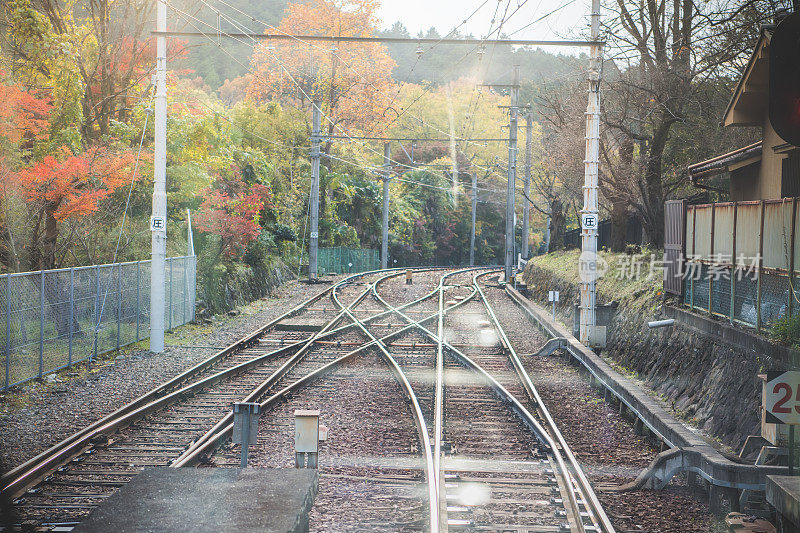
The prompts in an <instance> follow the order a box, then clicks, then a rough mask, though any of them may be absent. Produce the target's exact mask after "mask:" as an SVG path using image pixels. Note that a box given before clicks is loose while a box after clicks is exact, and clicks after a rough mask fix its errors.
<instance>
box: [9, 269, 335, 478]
mask: <svg viewBox="0 0 800 533" xmlns="http://www.w3.org/2000/svg"><path fill="white" fill-rule="evenodd" d="M328 279H330V278H328ZM335 279H338V278H335ZM328 286H329V285H322V284H320V285H309V284H305V283H300V282H297V281H290V282H288V283H285V284H284V285H282V286H280V287H278V288H277V289H276V290H275V294H274V295H272V296H270V297H267V298H263V299H261V300H257V301H255V302H253V303H251V304H250V305H247V306H244V307H242V308H240V309H239V310H237V312H236V313H232V314H233V315H234V316H229V315H221V316H215V317H213V319H212V320H211V321H210V323H206V324H187V325H185V326H181V327H179V328H176V329H175V330H173V331H172V332H168V333H167V335H166V338H165V344H166V349H165V351H164V353H161V354H152V353H150V352H149V351H148V350H147V346H148V344H147V341H146V340H145V341H144V342H141V343H138V344H135V345H132V346H129V347H126V348H123V349H121V350H120V351H119V352H113V353H110V354H107V355H106V356H103V357H102V358H99V359H98V360H96V361H95V363H94V364H93V365H92V366H91V367H89V366H87V365H86V364H79V365H76V366H74V367H72V368H67V369H65V370H62V371H60V372H58V373H55V374H51V375H49V376H46V377H45V379H43V380H41V381H39V380H35V381H30V382H27V383H24V384H22V385H20V386H17V387H14V388H12V389H10V390H9V391H6V392H5V393H2V394H0V442H1V443H2V446H0V471H6V470H7V469H10V468H13V467H15V466H17V465H19V464H21V463H23V462H25V461H26V460H28V459H30V458H31V457H34V456H35V455H37V454H39V453H41V452H43V451H44V450H46V449H47V448H49V447H50V446H53V445H54V444H56V443H58V442H60V441H61V440H63V439H65V438H66V437H68V436H69V435H71V434H72V433H74V432H75V431H78V430H79V429H81V428H83V427H85V426H87V425H89V424H90V423H92V422H94V421H96V420H98V419H100V418H102V417H103V416H105V415H106V414H108V413H110V412H112V411H114V410H115V409H118V408H120V407H122V406H123V405H125V404H126V403H128V402H130V401H132V400H134V399H136V398H137V397H139V396H141V395H142V394H144V393H146V392H148V391H149V390H151V389H153V388H155V387H156V386H158V385H159V384H161V383H163V382H165V381H168V380H169V379H171V378H173V377H175V376H176V375H178V374H180V373H181V372H184V371H185V370H187V369H189V368H191V367H192V366H194V365H196V364H197V363H199V362H201V361H204V360H205V359H207V358H209V357H211V356H212V355H213V354H214V353H215V352H217V351H218V350H220V349H222V348H224V347H226V346H228V345H230V344H232V343H233V342H235V341H237V340H238V339H240V338H242V337H243V336H245V335H247V334H249V333H251V332H253V331H255V330H256V329H258V328H259V327H261V326H263V325H264V324H266V323H267V322H269V321H270V320H272V319H274V318H275V317H277V316H280V315H281V314H283V313H285V312H287V311H289V310H290V309H292V308H293V307H295V306H297V305H298V304H300V303H301V302H303V301H305V300H307V299H308V298H310V297H312V296H313V295H316V294H319V293H320V292H322V291H324V290H325V289H326V288H327V287H328Z"/></svg>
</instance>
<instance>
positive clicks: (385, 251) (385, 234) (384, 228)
mask: <svg viewBox="0 0 800 533" xmlns="http://www.w3.org/2000/svg"><path fill="white" fill-rule="evenodd" d="M391 159H392V148H391V145H390V144H389V143H388V142H387V143H383V223H382V224H381V268H384V269H385V268H388V265H389V180H390V179H391V178H392V177H391V174H389V169H390V168H391V167H390V165H389V162H390V161H391Z"/></svg>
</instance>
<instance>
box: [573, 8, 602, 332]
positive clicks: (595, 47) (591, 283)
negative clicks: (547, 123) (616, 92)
mask: <svg viewBox="0 0 800 533" xmlns="http://www.w3.org/2000/svg"><path fill="white" fill-rule="evenodd" d="M591 24H592V25H591V38H592V39H593V40H594V41H597V40H598V39H599V37H600V0H592V19H591ZM601 54H602V47H601V45H600V44H592V46H591V52H590V58H591V62H590V65H589V103H588V105H587V107H586V163H585V173H584V185H583V209H582V210H581V259H580V264H579V265H578V268H579V269H580V272H581V302H580V341H581V342H582V343H583V344H588V343H589V342H590V339H591V335H592V332H593V331H594V328H595V326H596V324H597V317H596V313H595V310H596V305H597V294H596V283H597V280H596V277H597V222H598V217H597V188H598V183H597V181H598V173H599V167H600V79H601V68H602V64H601V61H602V59H601Z"/></svg>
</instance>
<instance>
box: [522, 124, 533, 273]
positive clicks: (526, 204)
mask: <svg viewBox="0 0 800 533" xmlns="http://www.w3.org/2000/svg"><path fill="white" fill-rule="evenodd" d="M532 158H533V115H531V112H530V110H528V113H527V114H526V115H525V198H524V199H523V200H522V201H523V204H522V247H521V249H520V252H521V253H522V258H523V259H528V257H529V255H530V254H529V250H528V238H529V233H530V223H531V202H530V200H528V198H530V197H531V164H532V161H531V159H532Z"/></svg>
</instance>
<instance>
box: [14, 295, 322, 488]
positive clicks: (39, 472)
mask: <svg viewBox="0 0 800 533" xmlns="http://www.w3.org/2000/svg"><path fill="white" fill-rule="evenodd" d="M332 290H333V286H331V287H328V288H326V289H325V290H323V291H321V292H320V293H319V294H316V295H314V296H312V297H310V298H308V299H306V300H304V301H303V302H302V303H300V304H298V305H297V306H295V307H294V308H292V309H290V310H289V311H287V312H286V313H283V314H282V315H280V316H278V317H276V318H275V319H273V320H271V321H270V322H268V323H267V324H265V325H264V326H261V327H259V328H258V329H256V330H255V331H253V332H251V333H249V334H247V335H245V336H244V337H242V338H241V339H239V340H237V341H235V342H234V343H232V344H231V345H230V346H228V347H226V348H223V349H222V350H220V351H218V352H217V353H215V354H213V355H211V356H209V357H208V358H207V359H205V360H204V361H201V362H200V363H198V364H196V365H195V366H193V367H192V368H189V369H188V370H186V371H184V372H182V373H181V374H179V375H177V376H175V377H174V378H172V379H170V380H168V381H166V382H165V383H163V384H161V385H159V386H157V387H155V388H154V389H152V390H150V391H148V392H146V393H145V394H143V395H141V396H139V397H138V398H136V399H135V400H133V401H131V402H129V403H127V404H125V405H124V406H122V407H120V408H118V409H116V410H115V411H113V412H111V413H109V414H108V415H106V416H104V417H103V418H101V419H99V420H97V421H96V422H93V423H92V424H89V425H88V426H86V427H85V428H83V429H81V430H80V431H77V432H75V433H73V434H72V435H70V436H69V437H67V438H66V439H64V440H62V441H60V442H59V443H57V444H55V445H53V446H51V447H50V448H48V449H47V450H45V451H43V452H41V453H39V454H38V455H36V456H34V457H32V458H31V459H28V460H27V461H25V462H24V463H22V464H20V465H18V466H16V467H14V468H12V469H11V470H9V471H8V472H5V473H4V474H3V475H2V476H0V491H1V492H3V493H8V494H11V495H16V494H17V493H18V492H19V491H20V490H27V488H29V487H30V486H31V485H32V484H34V483H36V482H38V481H39V479H41V478H42V477H43V476H45V475H46V474H48V473H49V472H50V470H49V469H48V467H50V466H52V467H53V468H56V467H57V466H58V465H54V463H55V462H58V461H59V460H62V461H63V460H69V459H71V458H72V457H74V456H75V455H76V453H73V454H72V455H68V454H70V453H71V452H75V451H76V450H77V453H80V452H81V451H82V450H83V447H82V446H81V445H82V444H85V443H87V442H88V441H89V440H90V439H91V438H93V437H95V436H96V435H98V433H100V432H101V428H106V427H109V425H110V424H113V423H114V421H115V420H118V419H122V418H124V417H127V416H128V415H131V414H133V413H135V412H139V411H141V410H142V409H143V408H146V407H147V406H149V405H151V404H153V403H154V402H156V401H159V400H163V399H164V398H173V397H175V396H176V394H177V393H185V392H187V391H189V390H192V389H191V388H190V387H183V388H181V389H178V391H177V393H176V392H175V390H176V388H177V387H180V386H181V385H182V384H184V383H186V382H187V381H189V380H191V379H192V378H194V377H195V376H197V375H199V374H201V373H202V372H205V371H206V370H208V369H209V368H211V367H213V366H214V365H215V364H217V363H219V362H220V361H222V360H223V359H225V358H226V357H228V356H229V355H231V354H233V353H235V352H237V351H240V350H242V349H246V348H248V347H250V346H252V345H253V344H255V343H257V342H258V339H259V338H260V337H261V336H263V335H264V334H265V333H266V332H268V331H270V330H271V329H273V328H274V327H275V325H276V324H277V323H279V322H281V321H282V320H285V319H287V318H291V317H293V316H296V315H297V314H299V313H300V312H301V311H302V310H303V309H304V308H306V307H308V306H309V305H311V304H313V303H314V302H316V301H318V300H321V299H322V298H324V297H325V296H326V295H328V294H329V293H330V292H331V291H332ZM287 348H291V346H287V347H285V348H281V349H279V350H275V351H274V352H272V353H271V354H266V355H265V356H260V357H258V358H255V359H254V360H251V361H249V362H258V361H260V360H262V359H263V358H265V357H267V356H272V355H276V354H279V353H282V352H283V351H284V350H285V349H287ZM247 363H248V362H245V363H242V364H240V365H237V366H235V367H232V368H231V369H228V371H226V372H225V375H227V374H229V373H235V372H236V371H237V370H238V371H241V370H244V369H246V368H247V367H245V366H243V365H246V364H247ZM220 375H221V373H218V374H216V375H214V376H211V377H209V378H206V379H213V378H215V377H220ZM203 381H204V380H203ZM201 382H202V381H201ZM170 391H173V392H172V393H170ZM148 412H149V411H148ZM59 464H60V463H59Z"/></svg>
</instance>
